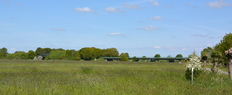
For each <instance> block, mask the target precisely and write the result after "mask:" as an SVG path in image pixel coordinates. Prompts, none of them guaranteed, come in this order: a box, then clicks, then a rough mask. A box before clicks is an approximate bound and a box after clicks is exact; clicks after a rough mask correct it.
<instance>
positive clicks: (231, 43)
mask: <svg viewBox="0 0 232 95" xmlns="http://www.w3.org/2000/svg"><path fill="white" fill-rule="evenodd" d="M231 47H232V33H229V34H226V35H225V36H224V37H223V39H222V40H221V41H220V42H219V43H218V44H216V45H215V46H214V47H207V48H205V49H203V51H202V52H205V53H206V54H207V55H208V57H211V54H212V52H213V51H217V52H220V54H221V57H220V59H221V60H218V61H219V63H220V64H222V65H223V66H228V58H227V56H226V55H225V51H227V50H228V49H230V48H231ZM207 60H208V61H209V62H210V61H211V62H212V61H214V59H212V58H208V59H207Z"/></svg>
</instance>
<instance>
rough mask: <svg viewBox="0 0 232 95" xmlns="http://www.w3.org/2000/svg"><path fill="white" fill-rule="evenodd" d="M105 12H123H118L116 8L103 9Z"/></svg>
mask: <svg viewBox="0 0 232 95" xmlns="http://www.w3.org/2000/svg"><path fill="white" fill-rule="evenodd" d="M105 11H107V12H123V11H121V10H118V9H116V8H113V7H107V8H105Z"/></svg>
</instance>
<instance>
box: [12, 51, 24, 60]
mask: <svg viewBox="0 0 232 95" xmlns="http://www.w3.org/2000/svg"><path fill="white" fill-rule="evenodd" d="M11 57H13V59H23V60H26V59H28V55H27V53H26V52H24V51H16V52H15V53H13V54H11Z"/></svg>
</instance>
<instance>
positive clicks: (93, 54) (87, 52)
mask: <svg viewBox="0 0 232 95" xmlns="http://www.w3.org/2000/svg"><path fill="white" fill-rule="evenodd" d="M79 53H80V56H81V59H84V60H93V59H95V58H99V57H100V56H101V54H102V52H101V50H100V49H98V48H95V47H91V48H89V47H86V48H82V49H80V50H79Z"/></svg>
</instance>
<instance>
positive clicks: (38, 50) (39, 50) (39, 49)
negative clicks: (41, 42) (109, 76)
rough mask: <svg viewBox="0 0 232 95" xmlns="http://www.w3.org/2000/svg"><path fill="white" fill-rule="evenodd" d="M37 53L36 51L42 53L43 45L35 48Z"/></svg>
mask: <svg viewBox="0 0 232 95" xmlns="http://www.w3.org/2000/svg"><path fill="white" fill-rule="evenodd" d="M35 53H36V55H39V54H40V53H42V48H41V47H38V48H37V49H36V50H35Z"/></svg>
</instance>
